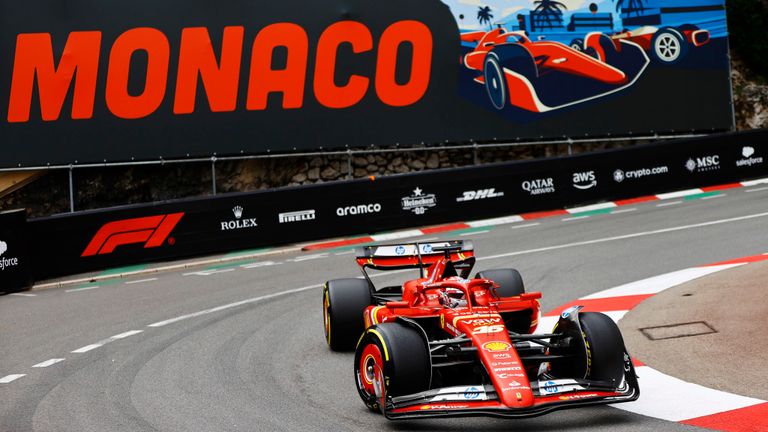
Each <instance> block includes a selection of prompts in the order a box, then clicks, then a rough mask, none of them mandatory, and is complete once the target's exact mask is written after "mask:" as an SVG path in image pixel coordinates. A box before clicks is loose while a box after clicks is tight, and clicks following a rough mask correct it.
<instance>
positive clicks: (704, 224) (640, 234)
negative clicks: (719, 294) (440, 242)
mask: <svg viewBox="0 0 768 432" xmlns="http://www.w3.org/2000/svg"><path fill="white" fill-rule="evenodd" d="M766 216H768V212H766V213H755V214H751V215H746V216H738V217H734V218H728V219H718V220H713V221H709V222H701V223H697V224H691V225H681V226H676V227H672V228H663V229H658V230H653V231H642V232H637V233H633V234H625V235H620V236H614V237H603V238H599V239H594V240H585V241H580V242H573V243H565V244H560V245H555V246H547V247H541V248H536V249H527V250H522V251H517V252H507V253H503V254H498V255H489V256H486V257H478V258H477V260H478V261H481V260H489V259H496V258H506V257H510V256H516V255H525V254H530V253H536V252H547V251H551V250H557V249H565V248H571V247H577V246H585V245H590V244H597V243H605V242H611V241H617V240H625V239H630V238H635V237H645V236H650V235H655V234H665V233H668V232H674V231H682V230H688V229H693V228H702V227H707V226H712V225H720V224H725V223H731V222H740V221H744V220H749V219H755V218H762V217H766Z"/></svg>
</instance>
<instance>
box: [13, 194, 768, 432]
mask: <svg viewBox="0 0 768 432" xmlns="http://www.w3.org/2000/svg"><path fill="white" fill-rule="evenodd" d="M678 201H679V202H678ZM766 227H768V188H759V187H758V188H755V187H753V188H751V189H750V188H742V189H733V190H727V191H725V192H724V193H722V194H720V195H717V196H716V199H715V198H710V197H707V198H706V199H694V200H684V199H680V200H676V201H671V200H668V201H663V202H650V203H644V204H638V205H636V206H625V207H620V208H618V209H616V211H615V212H614V213H613V214H603V215H594V216H590V217H588V218H572V217H568V216H562V217H551V218H546V219H540V220H537V221H534V222H531V221H524V222H519V223H515V224H509V225H500V226H496V227H492V228H487V229H483V230H474V231H473V232H465V233H463V234H467V235H464V236H460V235H459V234H462V233H447V234H445V235H443V236H424V237H421V239H422V240H423V239H425V238H435V237H439V238H469V239H472V240H473V241H474V242H475V247H476V250H477V254H478V257H479V261H478V265H477V267H476V269H486V268H498V267H515V268H518V269H519V270H520V271H521V273H522V274H523V278H524V279H525V281H526V288H527V290H528V291H541V292H542V293H543V295H544V297H543V299H542V307H543V309H544V310H545V311H546V310H548V309H551V308H554V307H556V306H558V305H561V304H563V303H566V302H568V301H570V300H573V299H575V298H578V297H581V296H585V295H587V294H590V293H593V292H596V291H600V290H604V289H607V288H610V287H613V286H617V285H620V284H624V283H628V282H632V281H636V280H639V279H643V278H647V277H651V276H655V275H658V274H662V273H666V272H671V271H675V270H680V269H684V268H688V267H692V266H697V265H703V264H708V263H712V262H716V261H721V260H725V259H730V258H735V257H741V256H746V255H752V254H758V253H764V252H766V251H768V241H767V239H766V234H765V233H766ZM486 230H488V231H487V232H484V231H486ZM358 274H359V273H358V270H357V267H356V265H355V263H354V260H353V259H352V255H351V253H350V251H349V250H344V249H337V250H328V251H325V252H311V253H306V252H304V253H302V252H294V253H285V254H279V255H271V256H266V257H264V258H263V259H259V260H252V261H247V262H241V263H235V264H229V265H227V266H224V267H218V268H200V269H193V270H189V269H187V270H184V271H183V272H182V271H180V272H167V273H159V274H154V275H151V276H136V277H135V278H134V279H129V280H116V281H112V282H111V283H109V282H107V283H101V284H97V285H94V286H98V288H94V286H86V287H83V288H88V289H82V288H71V287H70V288H57V289H48V290H39V291H32V292H30V293H27V295H8V296H3V297H0V346H1V347H2V350H1V351H0V431H2V432H15V431H57V432H61V431H77V432H87V431H93V432H97V431H98V432H102V431H154V430H158V431H275V430H291V431H310V430H312V431H314V430H323V431H324V430H328V431H331V430H333V431H336V430H390V429H391V430H414V431H427V430H447V431H450V430H491V431H492V430H509V429H514V430H520V431H526V430H590V431H593V430H598V431H601V430H605V431H609V430H610V431H654V432H657V431H659V430H664V431H667V430H670V431H671V430H675V431H676V430H696V429H697V428H694V427H689V426H684V425H680V424H677V423H670V422H666V421H662V420H657V419H653V418H649V417H644V416H641V415H637V414H632V413H628V412H625V411H622V410H617V409H614V408H611V407H605V406H603V407H596V408H586V409H578V410H568V411H560V412H555V413H552V414H548V415H546V416H543V417H537V418H533V419H525V420H505V419H492V418H469V419H440V420H420V421H409V422H394V423H393V422H388V421H387V420H385V419H384V418H383V417H381V416H379V415H375V414H372V413H369V412H368V411H367V409H366V408H365V407H364V406H363V404H362V403H361V401H360V400H359V398H358V396H357V394H356V391H355V388H354V383H353V377H352V354H338V353H331V352H330V351H329V350H328V349H327V347H326V345H325V342H324V340H323V330H322V315H321V297H320V284H322V283H323V282H324V281H325V280H327V279H331V278H338V277H354V276H357V275H358ZM404 276H405V274H397V275H391V276H387V277H378V278H376V280H375V281H376V283H385V284H393V283H397V282H399V281H401V280H402V278H403V277H404ZM289 290H293V291H292V292H290V293H286V294H279V293H283V292H285V291H289ZM265 296H266V297H265ZM73 351H75V352H73ZM630 351H631V347H630ZM57 359H64V360H57ZM33 365H36V366H37V367H33ZM19 375H23V376H19ZM9 377H10V378H9ZM14 378H15V379H14ZM5 381H7V382H5ZM640 385H641V389H642V381H641V382H640ZM641 397H642V395H641Z"/></svg>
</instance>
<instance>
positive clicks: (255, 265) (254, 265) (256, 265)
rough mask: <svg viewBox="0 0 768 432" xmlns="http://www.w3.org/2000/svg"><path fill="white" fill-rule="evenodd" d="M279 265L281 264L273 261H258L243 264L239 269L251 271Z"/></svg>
mask: <svg viewBox="0 0 768 432" xmlns="http://www.w3.org/2000/svg"><path fill="white" fill-rule="evenodd" d="M280 264H282V263H280V262H274V261H259V262H255V263H249V264H243V265H241V266H240V267H242V268H244V269H252V268H259V267H269V266H273V265H280Z"/></svg>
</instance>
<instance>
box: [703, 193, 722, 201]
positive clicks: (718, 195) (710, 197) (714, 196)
mask: <svg viewBox="0 0 768 432" xmlns="http://www.w3.org/2000/svg"><path fill="white" fill-rule="evenodd" d="M724 196H725V194H724V193H721V194H717V195H710V196H705V197H701V198H700V199H703V200H711V199H715V198H722V197H724Z"/></svg>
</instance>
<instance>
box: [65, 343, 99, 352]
mask: <svg viewBox="0 0 768 432" xmlns="http://www.w3.org/2000/svg"><path fill="white" fill-rule="evenodd" d="M101 346H103V344H100V343H95V344H90V345H86V346H84V347H82V348H78V349H76V350H74V351H72V354H83V353H87V352H88V351H91V350H95V349H96V348H99V347H101Z"/></svg>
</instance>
